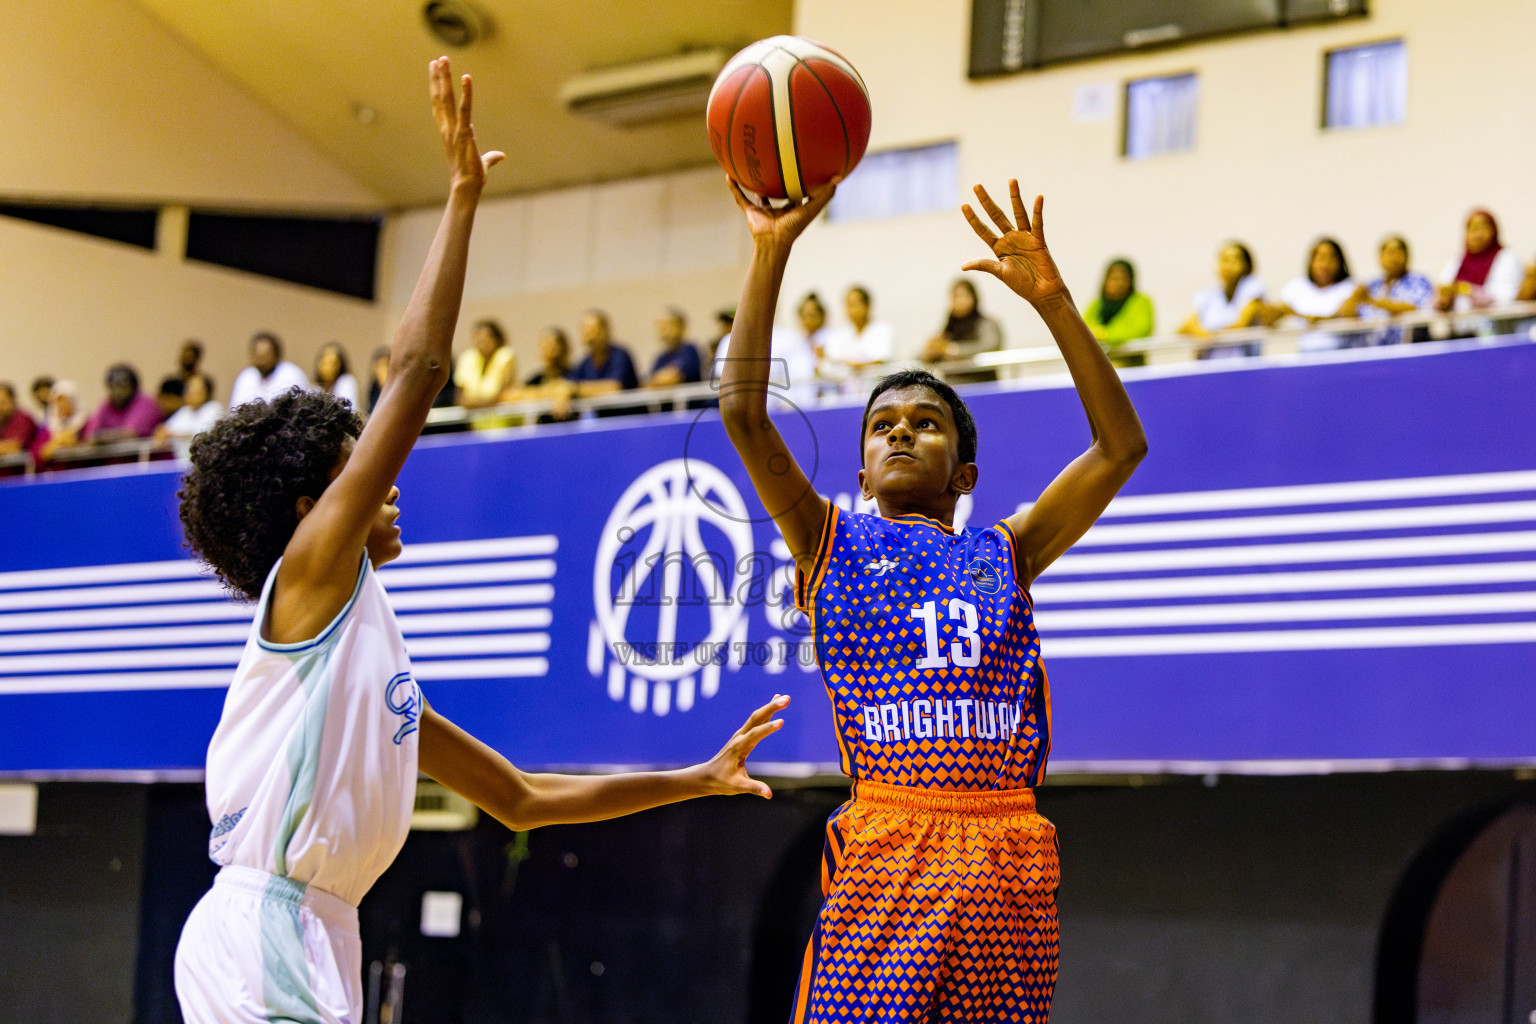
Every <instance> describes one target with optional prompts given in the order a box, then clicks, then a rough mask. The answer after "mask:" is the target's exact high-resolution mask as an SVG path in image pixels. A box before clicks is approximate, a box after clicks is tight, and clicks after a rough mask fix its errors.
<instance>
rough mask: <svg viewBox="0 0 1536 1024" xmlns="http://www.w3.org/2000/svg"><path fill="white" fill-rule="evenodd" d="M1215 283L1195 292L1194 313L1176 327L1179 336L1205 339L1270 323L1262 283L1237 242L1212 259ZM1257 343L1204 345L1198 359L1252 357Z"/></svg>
mask: <svg viewBox="0 0 1536 1024" xmlns="http://www.w3.org/2000/svg"><path fill="white" fill-rule="evenodd" d="M1216 277H1217V281H1218V283H1217V284H1214V285H1212V286H1211V287H1209V288H1206V289H1203V290H1202V291H1198V292H1196V293H1195V297H1194V306H1195V311H1194V312H1193V313H1192V314H1190V317H1189V319H1188V320H1186V321H1184V323H1183V325H1182V326H1181V327H1180V328H1179V333H1181V334H1193V335H1194V336H1195V337H1197V338H1209V337H1211V336H1212V335H1213V334H1215V333H1216V332H1218V331H1225V330H1235V329H1238V328H1243V327H1254V326H1258V325H1262V324H1268V323H1271V322H1272V320H1271V319H1270V316H1269V312H1268V310H1267V307H1266V306H1265V304H1264V298H1265V295H1266V292H1265V290H1264V282H1263V281H1260V280H1259V279H1258V278H1257V277H1256V276H1255V275H1254V273H1253V254H1252V253H1250V252H1249V251H1248V247H1247V246H1246V245H1244V244H1242V243H1241V242H1228V243H1227V244H1226V245H1224V246H1222V248H1221V253H1220V254H1219V255H1218V256H1217V257H1216ZM1260 348H1261V346H1260V345H1259V343H1258V342H1247V343H1242V344H1236V345H1208V346H1206V347H1205V348H1202V349H1201V350H1200V352H1199V357H1200V358H1201V359H1221V358H1226V357H1230V356H1256V355H1258V354H1259V350H1260Z"/></svg>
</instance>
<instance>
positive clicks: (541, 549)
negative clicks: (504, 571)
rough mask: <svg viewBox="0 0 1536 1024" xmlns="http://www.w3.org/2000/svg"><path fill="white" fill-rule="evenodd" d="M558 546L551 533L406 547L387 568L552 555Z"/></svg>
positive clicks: (558, 539)
mask: <svg viewBox="0 0 1536 1024" xmlns="http://www.w3.org/2000/svg"><path fill="white" fill-rule="evenodd" d="M559 547H560V538H559V537H557V536H555V535H554V534H552V533H545V534H536V535H533V536H528V537H493V538H491V539H490V540H452V541H439V542H437V543H433V544H407V545H406V547H405V550H404V551H402V552H401V554H400V557H399V558H397V559H395V560H394V561H393V562H391V563H390V565H416V564H418V563H420V562H476V561H483V560H486V559H491V558H521V557H526V556H529V555H552V554H554V553H555V552H556V551H557V550H558V549H559Z"/></svg>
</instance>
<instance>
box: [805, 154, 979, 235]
mask: <svg viewBox="0 0 1536 1024" xmlns="http://www.w3.org/2000/svg"><path fill="white" fill-rule="evenodd" d="M959 175H960V169H959V157H958V147H956V145H955V144H954V143H953V142H941V143H939V144H937V145H934V146H918V147H915V148H912V149H888V150H886V151H884V152H883V153H867V154H865V156H864V159H863V160H861V161H860V162H859V166H858V167H857V168H856V169H855V170H854V172H853V173H852V174H850V175H848V180H847V181H845V182H843V183H842V184H841V185H839V186H838V189H837V195H835V196H833V197H832V202H831V204H830V205H828V207H827V219H828V220H834V221H856V220H876V219H878V218H883V217H906V216H910V215H912V214H916V213H933V212H935V211H937V210H949V209H952V208H953V207H954V206H955V204H956V203H957V202H958V201H959V200H958V199H957V198H956V197H957V196H958V195H959V191H960V178H959Z"/></svg>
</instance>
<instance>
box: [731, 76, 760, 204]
mask: <svg viewBox="0 0 1536 1024" xmlns="http://www.w3.org/2000/svg"><path fill="white" fill-rule="evenodd" d="M759 67H761V65H759ZM751 77H752V75H751V74H750V73H748V74H745V75H742V76H741V85H740V87H739V88H737V90H736V95H735V96H734V97H732V98H731V114H730V116H729V117H727V118H726V119H725V155H726V156H727V157H728V158H729V159H730V161H731V180H732V181H734V182H736V183H737V186H738V187H740V185H741V172H740V171H738V170H737V169H736V147H735V146H733V145H732V144H731V143H732V140H733V139H735V137H736V108H737V107H739V106H740V105H741V94H742V93H744V92H746V91H747V80H748V79H750V78H751Z"/></svg>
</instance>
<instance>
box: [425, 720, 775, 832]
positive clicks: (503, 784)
mask: <svg viewBox="0 0 1536 1024" xmlns="http://www.w3.org/2000/svg"><path fill="white" fill-rule="evenodd" d="M788 704H789V698H788V697H785V696H778V697H775V698H774V699H773V700H771V701H769V702H768V703H767V704H764V705H763V706H762V707H760V708H758V709H757V710H756V711H754V712H752V714H751V716H750V717H749V718H748V719H747V721H746V724H745V725H743V726H742V727H741V728H740V729H738V730H736V734H735V735H734V736H732V737H731V738H730V740H729V741H728V742H727V743H726V744H725V746H724V747H722V748H721V749H720V752H719V753H718V754H716V755H715V756H714V757H713V758H711V759H710V760H708V761H706V762H704V763H703V764H696V765H694V766H693V767H691V768H679V769H677V770H675V771H669V772H625V773H623V774H619V775H555V774H538V773H531V772H524V771H520V770H519V769H518V768H517V767H515V766H514V765H513V764H512V763H511V762H510V761H508V760H507V759H506V758H505V757H502V756H501V755H500V754H498V753H497V752H496V751H494V750H492V749H491V748H490V747H488V746H486V745H485V744H484V743H482V742H480V741H479V740H477V739H475V738H474V737H473V736H471V735H470V734H469V733H467V732H465V731H464V730H463V729H460V728H459V727H458V726H456V725H454V724H453V723H452V722H450V721H449V720H448V719H446V718H444V717H443V716H442V715H440V714H438V713H437V712H436V711H434V710H433V709H432V707H431V706H430V705H428V706H427V707H426V708H425V709H424V710H423V712H422V715H421V724H420V729H421V742H420V746H419V747H418V753H417V758H418V764H419V766H420V768H421V770H422V772H424V773H425V774H426V775H428V776H429V777H431V778H433V779H436V780H437V781H438V782H441V783H442V784H443V785H445V786H447V787H448V788H449V789H451V790H453V791H454V792H455V793H458V794H459V795H460V796H462V797H464V798H465V799H466V800H468V801H469V802H470V803H472V804H474V805H475V806H476V807H479V808H480V809H481V810H483V811H485V813H487V814H489V815H490V816H491V817H493V818H495V819H496V820H497V821H500V822H501V823H502V824H503V825H506V826H507V827H508V828H510V829H514V830H516V831H523V830H526V829H530V828H536V827H538V826H539V825H558V824H573V823H576V822H583V821H604V820H606V819H608V818H618V817H622V816H623V815H626V814H633V813H635V812H636V811H643V810H647V809H649V808H651V807H660V806H661V805H662V804H671V803H677V802H678V801H680V800H691V799H693V798H694V797H699V796H710V795H714V794H731V793H753V794H756V795H757V796H761V797H765V798H771V797H772V796H773V792H772V791H771V790H770V789H769V788H768V786H767V785H766V784H765V783H762V782H759V781H758V780H756V779H754V778H752V776H750V775H748V774H747V757H748V756H749V755H750V754H751V753H752V750H753V748H755V747H756V746H757V744H758V743H759V742H760V741H761V740H762V739H763V738H764V737H766V736H767V735H769V734H770V733H773V732H777V731H778V730H779V729H780V728H781V727H782V726H783V725H784V720H783V719H782V718H774V717H773V715H774V714H775V713H777V712H779V711H782V710H784V708H785V707H786V706H788Z"/></svg>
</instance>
